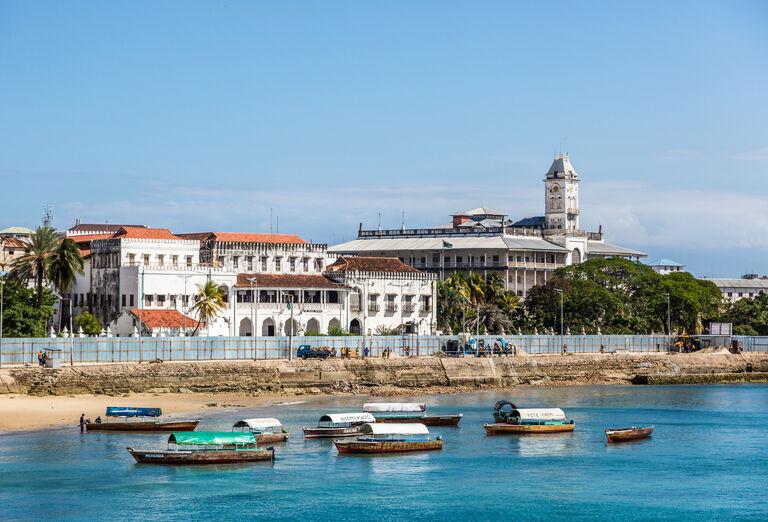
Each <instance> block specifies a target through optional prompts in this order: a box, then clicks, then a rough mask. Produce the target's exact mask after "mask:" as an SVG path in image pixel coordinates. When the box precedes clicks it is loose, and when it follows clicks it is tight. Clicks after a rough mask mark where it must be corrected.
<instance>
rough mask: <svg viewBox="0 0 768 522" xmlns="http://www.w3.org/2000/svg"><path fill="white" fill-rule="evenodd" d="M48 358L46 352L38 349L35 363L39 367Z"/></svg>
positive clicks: (43, 364)
mask: <svg viewBox="0 0 768 522" xmlns="http://www.w3.org/2000/svg"><path fill="white" fill-rule="evenodd" d="M47 360H48V354H47V353H45V352H43V351H42V350H40V351H39V352H37V365H38V366H40V367H43V366H45V362H46V361H47Z"/></svg>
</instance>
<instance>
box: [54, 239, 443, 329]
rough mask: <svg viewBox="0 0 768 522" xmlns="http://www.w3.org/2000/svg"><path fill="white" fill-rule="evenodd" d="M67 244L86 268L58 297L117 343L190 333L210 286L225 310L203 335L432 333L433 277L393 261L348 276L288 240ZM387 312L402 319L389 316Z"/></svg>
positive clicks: (315, 251)
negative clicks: (377, 300) (375, 302)
mask: <svg viewBox="0 0 768 522" xmlns="http://www.w3.org/2000/svg"><path fill="white" fill-rule="evenodd" d="M67 234H68V236H69V237H70V238H71V239H73V240H74V241H76V242H77V243H78V245H79V246H80V248H81V252H82V254H83V257H84V260H85V263H84V274H82V275H81V276H79V277H78V278H77V280H76V283H75V285H74V287H73V288H72V290H71V291H70V293H69V294H68V295H66V296H64V297H65V298H68V299H70V300H71V302H72V305H73V312H74V314H75V315H78V314H80V313H82V312H83V311H86V310H87V311H89V312H90V313H92V314H94V315H95V316H97V317H98V318H99V319H100V320H101V321H102V323H103V324H108V325H109V326H110V331H111V333H113V334H114V335H118V336H128V335H134V334H138V333H141V334H142V335H190V334H192V333H194V332H195V330H198V325H197V320H196V319H197V317H196V315H195V313H194V310H193V307H194V303H195V296H196V294H197V293H198V289H199V288H200V287H201V286H203V285H204V284H205V283H207V282H208V281H213V282H214V283H215V284H216V285H217V286H218V287H219V289H220V290H221V293H222V295H223V296H224V304H225V307H224V310H222V312H221V314H219V316H218V317H217V318H216V319H215V320H214V321H212V322H210V323H209V324H205V325H202V327H201V328H200V329H199V333H200V334H206V335H224V336H236V335H239V336H253V335H267V336H275V335H289V334H293V335H301V334H305V333H313V332H314V333H321V334H325V333H328V332H329V331H335V330H349V331H351V332H355V333H362V332H367V331H368V330H371V331H373V332H374V333H375V332H376V329H378V328H385V329H393V328H398V327H400V326H401V325H405V327H406V329H408V330H411V329H412V330H415V331H418V332H419V333H430V332H432V331H433V329H434V327H435V322H436V321H435V316H434V299H435V297H434V292H435V288H434V287H435V284H434V282H435V276H434V275H430V274H424V273H422V272H420V271H418V270H414V269H413V268H411V267H409V266H407V265H404V264H402V263H401V262H400V261H399V260H397V259H394V260H389V261H387V260H382V259H380V258H375V259H373V260H371V261H370V262H369V263H368V264H365V262H364V259H362V258H359V259H356V260H355V261H354V265H355V267H356V268H355V270H352V269H351V268H349V267H348V266H347V265H346V264H344V263H341V264H340V263H334V261H336V259H335V257H329V256H328V253H327V247H326V245H323V244H312V243H308V242H306V241H304V240H303V239H301V238H299V237H298V236H294V235H289V234H243V233H229V232H204V233H193V234H174V233H172V232H171V231H170V230H168V229H162V228H148V227H146V226H143V225H81V224H78V225H76V226H75V227H73V228H72V229H70V231H68V233H67ZM366 266H367V267H368V269H367V270H365V269H364V268H365V267H366ZM396 289H399V291H398V290H396ZM361 295H364V296H365V298H367V299H373V296H374V295H377V296H380V297H381V299H382V303H383V304H384V307H383V308H382V309H375V308H374V307H373V306H369V307H361V306H360V303H361V301H360V299H361V298H360V296H361ZM401 303H402V304H401ZM391 305H394V306H396V307H401V311H400V312H399V313H393V310H392V307H391ZM65 306H66V303H65Z"/></svg>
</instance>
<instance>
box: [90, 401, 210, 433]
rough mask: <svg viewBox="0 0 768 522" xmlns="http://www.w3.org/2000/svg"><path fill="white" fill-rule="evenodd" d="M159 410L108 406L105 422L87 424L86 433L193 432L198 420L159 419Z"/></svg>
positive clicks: (160, 413)
mask: <svg viewBox="0 0 768 522" xmlns="http://www.w3.org/2000/svg"><path fill="white" fill-rule="evenodd" d="M161 416H162V411H161V410H160V408H130V407H120V406H109V407H107V412H106V414H105V417H106V421H103V422H98V419H97V422H88V423H86V425H85V429H86V430H88V431H194V430H195V428H197V425H198V423H199V422H200V419H169V418H165V419H163V418H160V417H161Z"/></svg>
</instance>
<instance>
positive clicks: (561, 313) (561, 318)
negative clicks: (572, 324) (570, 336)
mask: <svg viewBox="0 0 768 522" xmlns="http://www.w3.org/2000/svg"><path fill="white" fill-rule="evenodd" d="M555 292H557V293H558V294H560V336H561V337H562V335H563V299H564V298H563V291H562V290H560V289H559V288H555Z"/></svg>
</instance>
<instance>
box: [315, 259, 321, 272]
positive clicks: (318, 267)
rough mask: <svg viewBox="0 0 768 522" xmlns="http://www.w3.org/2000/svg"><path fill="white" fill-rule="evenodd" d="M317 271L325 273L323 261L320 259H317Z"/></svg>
mask: <svg viewBox="0 0 768 522" xmlns="http://www.w3.org/2000/svg"><path fill="white" fill-rule="evenodd" d="M315 271H316V272H322V271H323V260H322V259H320V258H319V257H318V258H316V259H315Z"/></svg>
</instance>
